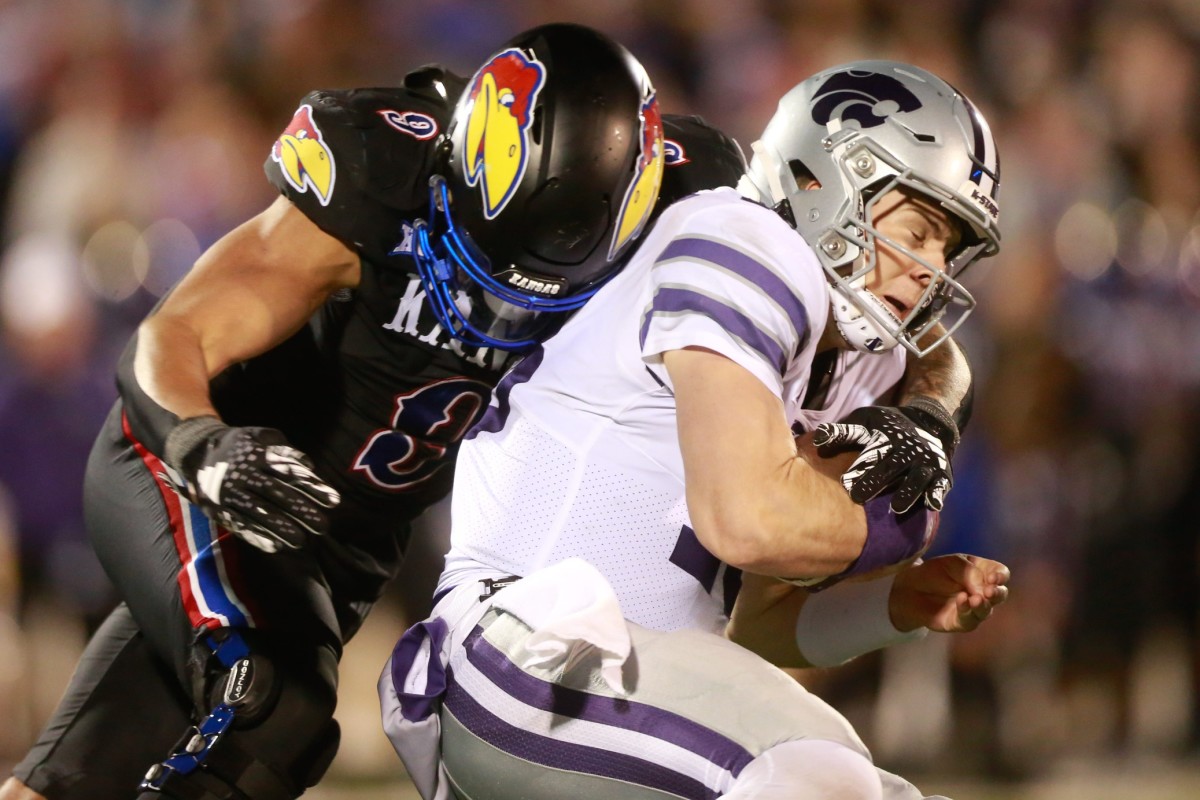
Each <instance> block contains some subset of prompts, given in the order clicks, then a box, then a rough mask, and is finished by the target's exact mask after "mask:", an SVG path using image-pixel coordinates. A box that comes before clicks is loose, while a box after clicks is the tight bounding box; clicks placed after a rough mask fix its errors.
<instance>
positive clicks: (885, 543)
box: [800, 493, 941, 594]
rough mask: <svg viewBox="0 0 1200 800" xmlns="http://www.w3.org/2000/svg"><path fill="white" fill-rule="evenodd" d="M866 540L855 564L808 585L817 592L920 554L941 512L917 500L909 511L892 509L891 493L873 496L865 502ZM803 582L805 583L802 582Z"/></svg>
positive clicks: (930, 538) (930, 537) (813, 591)
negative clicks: (900, 511)
mask: <svg viewBox="0 0 1200 800" xmlns="http://www.w3.org/2000/svg"><path fill="white" fill-rule="evenodd" d="M863 510H864V511H866V513H867V541H866V542H864V543H863V549H862V552H861V553H859V554H858V558H856V559H854V563H852V564H851V565H850V566H848V567H846V569H844V570H842V571H841V572H839V573H838V574H837V575H831V576H830V577H828V578H825V579H824V580H821V581H819V582H817V583H815V584H814V585H812V586H809V587H807V588H808V590H809V591H810V592H812V593H814V594H816V593H817V592H822V591H824V590H826V589H828V588H830V587H831V586H835V585H836V584H838V583H841V582H842V581H844V580H845V579H846V578H850V577H853V576H855V575H865V574H866V573H868V572H874V571H875V570H877V569H882V568H883V567H891V566H894V565H896V564H899V563H901V562H903V561H907V560H908V559H910V558H912V557H913V556H917V555H920V554H921V552H922V551H924V549H925V548H926V547H927V546H928V545H929V543H930V542H931V541H933V535H934V534H935V533H936V532H937V527H938V522H939V520H940V519H941V515H940V514H939V513H938V512H937V511H934V510H932V509H930V508H927V507H926V506H925V505H924V504H922V503H918V504H917V505H915V506H913V507H912V508H910V509H909V510H908V511H905V512H903V513H900V514H897V513H896V512H894V511H892V495H891V493H888V494H883V495H879V496H878V497H873V498H871V499H870V500H868V501H867V502H866V504H865V505H864V506H863ZM800 585H803V584H800Z"/></svg>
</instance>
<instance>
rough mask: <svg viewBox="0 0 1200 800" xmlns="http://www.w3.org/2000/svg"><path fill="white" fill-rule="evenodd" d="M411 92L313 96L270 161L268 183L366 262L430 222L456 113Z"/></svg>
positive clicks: (364, 91) (307, 97)
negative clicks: (445, 139)
mask: <svg viewBox="0 0 1200 800" xmlns="http://www.w3.org/2000/svg"><path fill="white" fill-rule="evenodd" d="M434 97H435V95H434V94H430V95H428V96H425V95H423V94H422V93H420V92H413V91H409V90H408V89H406V88H403V87H400V88H394V89H352V90H339V91H316V92H311V93H309V94H308V95H305V97H304V98H303V99H302V100H301V102H300V106H299V108H297V110H296V112H295V114H294V115H293V117H292V120H291V122H290V123H289V124H288V126H287V127H286V128H285V129H284V131H283V132H282V133H281V134H280V135H279V138H278V139H277V140H276V141H275V143H274V144H273V145H272V147H271V151H270V153H269V154H268V156H267V160H266V162H265V164H264V169H265V170H266V173H267V178H268V179H269V180H270V181H271V183H273V184H274V185H275V186H276V188H278V189H279V191H280V192H281V193H282V194H283V195H284V196H285V197H287V198H288V199H289V200H291V201H292V203H294V204H295V205H296V207H297V208H299V209H300V210H301V211H302V212H304V214H305V215H306V216H308V218H309V219H311V220H312V221H313V222H314V223H316V224H317V225H318V226H319V227H320V228H321V229H322V230H324V231H325V232H326V233H329V234H330V235H332V236H334V237H335V238H337V239H340V240H341V241H342V242H344V243H345V244H347V245H349V246H350V247H353V248H355V249H356V250H357V251H358V252H359V253H360V254H362V255H365V256H368V257H370V256H372V255H374V254H377V253H379V252H383V253H386V252H388V250H389V249H390V248H391V246H392V245H393V244H394V243H395V242H394V241H393V240H394V239H395V236H396V233H395V232H396V231H397V230H399V227H400V224H401V222H402V221H403V220H405V219H411V218H412V217H413V216H417V215H420V216H424V213H425V212H424V209H425V206H426V205H427V203H428V182H429V175H430V174H431V171H432V168H433V164H434V162H435V159H436V152H437V141H438V137H439V135H440V134H441V132H442V131H443V130H444V128H445V125H446V122H447V120H448V118H449V113H450V111H449V109H448V107H447V106H446V105H445V104H444V103H443V102H441V101H440V99H437V100H435V99H434Z"/></svg>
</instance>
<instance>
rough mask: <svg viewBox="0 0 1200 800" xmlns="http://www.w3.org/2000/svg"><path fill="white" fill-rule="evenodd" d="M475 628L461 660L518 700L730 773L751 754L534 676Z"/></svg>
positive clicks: (640, 708) (700, 731)
mask: <svg viewBox="0 0 1200 800" xmlns="http://www.w3.org/2000/svg"><path fill="white" fill-rule="evenodd" d="M482 634H483V629H482V628H478V627H477V628H476V629H475V630H474V631H472V632H471V634H470V635H469V636H468V637H467V639H466V641H465V642H463V646H464V647H465V648H466V651H467V659H468V660H469V661H470V662H471V664H472V665H473V666H474V667H475V668H476V669H478V670H479V671H480V673H481V674H483V676H484V677H486V678H487V679H488V680H490V681H491V682H492V683H494V684H495V685H496V686H497V687H499V688H500V689H502V690H503V691H504V692H505V693H507V694H508V695H510V696H512V697H514V698H516V699H517V700H520V701H521V702H522V703H524V704H526V705H529V706H532V707H534V708H537V709H540V710H542V711H546V712H549V713H554V714H562V715H563V716H567V717H571V718H573V719H579V720H584V721H587V722H595V723H597V724H600V725H612V726H614V727H618V728H626V729H629V730H634V731H638V732H639V733H644V734H648V735H651V736H654V737H655V738H658V739H661V740H663V741H664V742H669V743H671V744H673V745H675V746H677V747H681V748H683V749H684V750H690V751H691V752H693V753H696V754H697V755H700V756H703V757H704V758H706V759H708V760H709V761H711V762H712V763H713V764H715V765H716V766H718V767H721V768H722V769H726V770H729V772H730V773H731V774H732V775H733V776H734V777H737V775H738V774H739V773H740V772H741V771H742V769H743V768H744V767H745V766H746V765H747V764H748V763H750V761H751V760H752V759H753V756H752V755H751V754H750V752H749V751H748V750H746V748H744V747H742V746H741V745H739V744H738V743H737V742H734V741H733V740H732V739H729V738H728V737H726V736H722V735H721V734H719V733H717V732H716V731H714V730H712V729H711V728H706V727H705V726H703V725H701V724H700V723H698V722H693V721H692V720H690V719H687V718H686V717H682V716H680V715H678V714H674V713H672V712H670V711H664V710H663V709H661V708H656V707H654V706H651V705H647V704H646V703H636V702H632V701H629V700H624V699H616V698H612V697H605V696H603V695H598V694H590V693H588V692H581V691H579V690H578V689H569V688H567V687H565V686H560V685H557V684H554V683H550V682H548V681H543V680H540V679H539V678H535V677H534V676H532V675H529V674H528V673H526V672H524V671H522V670H521V668H520V667H518V666H517V665H515V664H513V663H512V662H511V661H509V660H508V658H507V657H506V656H505V655H504V653H502V652H500V650H498V649H497V648H496V647H495V646H494V645H492V643H491V642H489V641H488V640H487V639H485V638H483V635H482Z"/></svg>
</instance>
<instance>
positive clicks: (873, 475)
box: [813, 397, 959, 514]
mask: <svg viewBox="0 0 1200 800" xmlns="http://www.w3.org/2000/svg"><path fill="white" fill-rule="evenodd" d="M958 438H959V434H958V426H957V425H956V424H955V423H954V420H953V419H952V418H951V416H950V414H949V413H948V412H947V411H946V409H945V408H943V407H942V404H941V403H939V402H937V401H936V400H933V399H931V398H926V397H917V398H914V399H913V400H912V401H910V402H909V403H908V404H907V405H903V406H900V407H898V408H887V407H883V406H867V407H865V408H859V409H856V410H855V411H853V412H851V413H850V414H849V415H848V416H847V417H846V419H845V420H843V421H842V422H836V423H829V422H824V423H821V424H820V425H818V426H817V429H816V431H814V432H813V444H814V445H815V446H816V447H817V452H818V453H819V454H820V455H821V456H831V455H834V454H836V453H842V452H845V451H846V450H850V449H853V448H856V447H861V448H862V452H861V453H860V454H859V456H858V458H856V459H855V460H854V463H852V464H851V465H850V467H849V468H848V469H847V470H846V471H845V472H844V473H843V474H842V485H843V486H845V487H846V491H848V492H849V493H850V499H851V500H853V501H854V502H856V503H865V502H867V501H868V500H870V499H871V498H872V497H875V496H876V495H878V494H880V493H881V492H884V491H886V490H888V489H891V488H892V487H896V489H895V493H894V494H893V495H892V510H893V511H895V512H896V513H897V514H901V513H903V512H905V511H908V510H909V509H910V508H912V507H913V506H914V505H915V504H916V502H917V500H918V499H919V498H921V497H924V498H925V504H926V505H927V506H929V507H930V508H931V509H933V510H934V511H941V510H942V505H943V504H944V503H945V499H946V493H947V492H949V491H950V487H951V486H952V485H953V483H954V476H953V473H952V472H951V470H950V459H951V457H952V456H953V455H954V448H956V447H957V446H958Z"/></svg>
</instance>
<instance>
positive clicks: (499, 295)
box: [413, 175, 600, 350]
mask: <svg viewBox="0 0 1200 800" xmlns="http://www.w3.org/2000/svg"><path fill="white" fill-rule="evenodd" d="M429 195H430V197H429V209H430V216H429V220H428V221H426V220H418V221H417V222H416V223H415V224H414V226H413V231H414V237H413V238H414V241H415V246H414V248H413V259H414V260H415V261H416V263H417V272H418V273H419V274H420V276H421V283H422V285H423V287H424V289H425V297H426V299H427V301H428V302H429V305H430V307H431V308H432V309H433V312H434V315H435V316H436V317H437V319H438V321H439V322H440V323H441V324H442V326H443V327H445V328H446V329H447V332H448V333H449V334H450V335H451V336H453V337H454V338H455V339H458V340H459V341H461V342H464V343H465V344H467V345H470V346H472V347H495V348H498V349H502V350H523V349H526V348H528V347H532V346H533V345H535V344H537V342H538V341H540V336H541V335H542V334H544V333H545V332H546V329H547V327H548V326H549V325H551V324H553V322H554V320H551V319H548V318H547V315H546V314H545V313H543V312H546V311H552V312H554V311H573V310H575V309H578V308H580V307H581V306H582V305H583V304H584V303H585V302H587V300H588V298H589V297H591V296H592V295H593V294H595V292H596V290H597V289H599V288H600V287H599V285H597V286H595V287H592V288H591V289H590V291H586V292H580V293H578V294H575V295H571V296H570V297H565V298H554V297H541V296H539V295H535V294H531V293H529V292H523V291H520V290H516V289H513V288H511V287H510V286H509V285H508V284H506V283H504V282H502V281H500V280H498V279H497V278H496V276H495V275H494V274H493V269H492V263H491V260H490V259H489V258H488V256H487V255H486V254H485V253H484V252H483V250H482V249H481V248H480V247H479V246H478V245H476V244H475V241H474V240H473V239H472V238H471V235H470V234H469V233H467V231H466V230H464V229H463V228H461V227H459V226H458V225H457V224H455V220H454V213H453V202H452V197H451V195H450V191H449V189H448V187H447V186H446V181H445V179H444V178H442V177H441V176H438V175H435V176H434V177H433V178H431V179H430V181H429ZM547 283H549V281H547ZM542 288H543V289H547V288H549V287H542Z"/></svg>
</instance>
